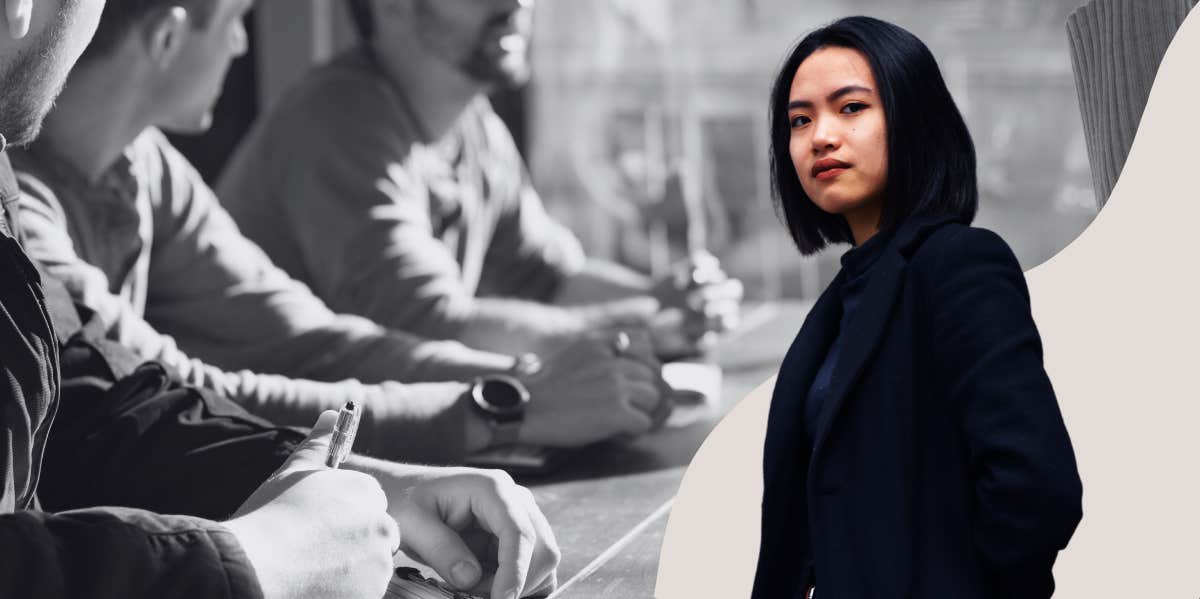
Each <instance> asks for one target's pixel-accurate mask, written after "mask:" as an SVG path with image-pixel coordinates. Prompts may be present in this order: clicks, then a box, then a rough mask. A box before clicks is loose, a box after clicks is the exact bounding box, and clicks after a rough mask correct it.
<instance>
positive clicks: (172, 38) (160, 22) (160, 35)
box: [142, 6, 191, 69]
mask: <svg viewBox="0 0 1200 599" xmlns="http://www.w3.org/2000/svg"><path fill="white" fill-rule="evenodd" d="M142 31H143V39H142V43H143V44H144V45H145V48H146V55H147V56H149V57H150V60H151V62H153V63H154V64H155V65H156V66H158V68H160V69H166V68H168V67H170V66H171V65H172V64H174V62H175V59H176V58H177V57H178V56H179V51H180V50H182V49H183V45H184V44H185V43H186V42H187V38H188V35H190V34H191V16H190V15H189V14H188V11H187V9H186V8H184V7H182V6H170V7H167V8H164V9H162V10H157V11H154V12H152V13H151V14H150V15H149V16H148V18H147V20H146V24H145V27H144V28H143V29H142Z"/></svg>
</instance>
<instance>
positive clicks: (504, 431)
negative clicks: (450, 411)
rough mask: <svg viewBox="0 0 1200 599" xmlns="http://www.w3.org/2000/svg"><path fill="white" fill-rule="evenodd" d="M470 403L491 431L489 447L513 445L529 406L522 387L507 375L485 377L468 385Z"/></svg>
mask: <svg viewBox="0 0 1200 599" xmlns="http://www.w3.org/2000/svg"><path fill="white" fill-rule="evenodd" d="M471 399H472V400H473V401H472V405H473V406H474V408H475V412H476V413H478V414H479V415H480V416H482V417H483V419H484V421H485V422H487V424H488V427H490V428H491V429H492V445H493V446H498V445H515V444H516V442H517V437H518V433H519V432H520V430H521V424H522V423H524V422H525V407H526V406H527V405H529V389H527V388H526V387H525V384H524V383H522V382H521V381H519V380H517V379H516V378H515V377H512V376H509V375H507V374H485V375H483V376H481V377H479V378H476V379H475V382H474V383H473V384H472V385H471Z"/></svg>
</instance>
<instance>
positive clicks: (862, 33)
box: [769, 17, 979, 254]
mask: <svg viewBox="0 0 1200 599" xmlns="http://www.w3.org/2000/svg"><path fill="white" fill-rule="evenodd" d="M828 46H837V47H843V48H852V49H855V50H858V51H859V52H862V53H863V54H864V55H866V57H867V61H868V63H869V64H870V66H871V72H872V74H873V75H874V76H875V83H876V86H877V87H878V88H879V97H880V100H881V102H882V104H883V111H884V119H885V120H886V126H887V164H888V166H887V172H888V174H887V182H886V184H885V186H884V197H883V211H882V214H881V217H880V223H879V228H880V230H881V231H885V230H888V229H891V228H893V227H895V226H897V225H899V224H900V223H901V222H902V221H904V220H905V219H906V218H908V217H910V216H914V215H949V216H951V217H954V218H955V219H956V220H958V221H960V222H963V223H967V224H969V223H970V222H971V221H972V220H973V219H974V218H975V210H976V208H977V206H978V204H979V194H978V191H977V184H976V177H975V145H974V143H973V142H972V141H971V134H970V132H968V131H967V125H966V123H965V122H963V118H962V114H961V113H960V112H959V110H958V107H957V106H956V105H955V104H954V98H952V97H951V96H950V91H949V90H948V89H946V83H945V81H944V80H943V79H942V74H941V71H939V70H938V66H937V61H936V60H935V59H934V57H933V54H932V53H931V52H930V51H929V48H927V47H926V46H925V44H924V43H922V42H921V40H919V39H917V37H916V36H915V35H913V34H912V33H909V32H908V31H907V30H905V29H903V28H901V27H898V26H896V25H893V24H891V23H888V22H886V21H881V20H879V19H873V18H870V17H847V18H844V19H840V20H838V21H835V22H833V23H832V24H830V25H828V26H826V27H822V28H821V29H818V30H816V31H814V32H812V33H810V34H808V35H807V36H805V37H804V39H802V40H800V42H799V43H797V44H796V47H795V48H793V49H792V51H791V53H790V54H789V55H788V57H787V60H786V61H785V62H784V63H783V67H782V68H780V70H779V74H778V76H777V77H776V79H775V84H774V87H773V88H772V91H771V107H770V115H769V120H770V123H771V125H770V127H771V131H770V133H771V152H770V169H771V191H772V195H773V196H774V199H775V202H776V208H777V209H781V210H782V212H783V219H784V223H785V224H786V225H787V227H788V232H789V233H791V236H792V240H793V241H795V242H796V246H797V247H798V248H799V249H800V252H801V253H802V254H812V253H815V252H817V251H819V250H821V249H822V248H824V247H825V246H826V245H828V244H830V243H843V242H844V243H853V240H854V237H853V235H852V234H851V232H850V226H849V224H848V223H847V222H846V219H845V218H843V217H842V216H841V215H837V214H830V213H828V212H825V211H824V210H821V208H820V207H818V206H817V205H816V204H814V203H813V201H812V199H811V198H809V197H808V194H806V193H804V189H803V188H802V187H801V186H800V179H799V177H798V176H797V175H796V168H795V166H794V165H793V163H792V157H791V153H790V151H789V147H788V146H789V143H790V140H791V124H790V122H789V121H788V109H787V106H788V101H789V95H790V93H791V88H792V80H793V79H794V78H795V75H796V70H797V69H798V68H799V67H800V64H801V63H802V62H804V60H805V59H806V58H808V57H809V56H810V55H811V54H812V53H813V52H816V51H817V50H819V49H821V48H824V47H828Z"/></svg>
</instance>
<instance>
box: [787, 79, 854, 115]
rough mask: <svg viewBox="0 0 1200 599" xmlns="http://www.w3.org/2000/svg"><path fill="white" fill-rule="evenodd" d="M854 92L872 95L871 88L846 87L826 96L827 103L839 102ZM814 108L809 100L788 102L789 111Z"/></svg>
mask: <svg viewBox="0 0 1200 599" xmlns="http://www.w3.org/2000/svg"><path fill="white" fill-rule="evenodd" d="M854 92H862V93H867V94H869V93H871V88H869V87H866V86H864V85H845V86H842V87H839V88H837V89H836V90H834V91H833V93H831V94H829V95H828V96H825V101H826V102H833V101H834V100H837V99H838V98H840V97H842V96H844V95H846V94H852V93H854ZM812 106H813V103H812V102H811V101H809V100H792V101H791V102H788V105H787V108H788V110H792V109H793V108H812Z"/></svg>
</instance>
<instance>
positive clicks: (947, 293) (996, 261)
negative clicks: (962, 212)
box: [753, 217, 1082, 599]
mask: <svg viewBox="0 0 1200 599" xmlns="http://www.w3.org/2000/svg"><path fill="white" fill-rule="evenodd" d="M843 276H844V273H839V274H838V276H837V277H836V278H835V279H834V281H833V283H832V284H831V285H830V286H829V289H827V290H826V291H825V293H823V294H822V295H821V297H820V299H818V300H817V302H816V304H815V305H814V306H813V308H812V310H811V312H810V313H809V315H808V318H807V319H806V320H805V322H804V326H803V327H802V328H801V329H800V333H799V334H798V335H797V336H796V340H795V341H794V342H793V344H792V347H791V349H790V350H789V351H788V353H787V356H786V357H785V358H784V361H783V365H782V367H781V369H780V372H779V378H778V380H777V381H776V383H775V394H774V396H773V398H772V400H771V412H770V420H769V422H768V426H767V438H766V445H765V447H764V452H763V479H764V480H763V482H764V484H763V501H762V541H761V546H760V549H759V558H758V571H757V573H756V576H755V580H754V594H753V597H754V599H767V598H783V599H793V598H798V597H800V594H801V593H802V592H803V591H802V589H804V588H805V587H807V585H809V584H814V583H815V585H816V588H817V597H819V598H820V599H867V598H872V599H905V598H913V599H943V598H945V599H973V598H981V599H982V598H988V599H992V598H1000V597H1013V598H1016V597H1020V598H1021V599H1038V598H1043V597H1049V596H1050V595H1051V594H1052V593H1053V591H1054V579H1053V577H1052V575H1051V567H1052V565H1053V564H1054V560H1055V557H1057V554H1058V551H1059V550H1061V549H1063V548H1064V547H1065V546H1066V544H1067V541H1068V540H1069V539H1070V538H1071V534H1072V533H1073V532H1074V530H1075V526H1076V525H1077V524H1078V523H1079V519H1080V517H1081V514H1082V510H1081V495H1082V490H1081V485H1080V481H1079V474H1078V472H1077V470H1076V466H1075V457H1074V454H1073V452H1072V450H1071V442H1070V439H1069V438H1068V437H1067V431H1066V428H1065V427H1064V426H1063V420H1062V416H1061V414H1060V413H1059V409H1058V403H1057V401H1056V400H1055V397H1054V390H1053V389H1052V388H1051V386H1050V381H1049V379H1048V378H1047V376H1046V373H1045V370H1044V369H1043V367H1042V348H1041V341H1040V339H1039V337H1038V334H1037V329H1036V327H1035V326H1034V323H1033V319H1032V317H1031V316H1030V309H1029V293H1028V291H1027V289H1026V287H1025V277H1024V274H1023V273H1022V272H1021V268H1020V266H1019V265H1018V264H1017V261H1016V259H1015V258H1014V256H1013V254H1012V252H1011V251H1010V250H1009V248H1008V246H1007V245H1006V244H1005V243H1004V241H1003V240H1001V239H1000V237H999V236H997V235H996V234H995V233H992V232H990V231H986V230H983V229H976V228H971V227H967V226H965V225H962V224H958V223H952V222H950V221H949V219H928V218H916V217H914V218H910V219H909V220H908V221H906V222H904V223H902V224H901V225H900V226H899V228H898V229H897V231H896V232H895V235H894V236H893V237H892V239H891V240H890V241H889V242H888V244H887V246H886V247H885V248H884V249H883V254H882V255H881V256H880V257H879V258H878V261H877V262H875V264H874V265H873V266H872V270H871V273H870V275H869V276H870V280H869V282H868V283H867V287H866V289H865V291H863V295H862V299H861V304H860V307H859V308H858V312H857V313H856V314H855V318H854V320H853V321H852V322H851V323H850V324H849V330H848V331H847V332H846V333H847V334H846V336H845V337H844V338H843V340H842V344H843V346H842V350H841V356H840V358H839V362H838V364H837V365H836V367H835V370H834V373H833V380H832V383H831V385H830V387H831V391H830V395H829V398H828V399H827V400H826V404H825V407H824V413H823V415H822V417H821V420H820V421H819V422H818V423H817V427H816V435H815V437H814V438H815V443H814V445H813V447H808V446H807V443H805V441H804V438H805V435H804V421H803V418H804V401H805V397H806V395H807V393H808V389H809V386H810V384H811V382H812V380H813V377H814V376H815V374H816V372H817V369H818V368H820V366H821V362H822V361H823V359H824V357H825V353H826V350H827V349H828V347H829V345H830V343H831V342H832V341H833V338H834V336H835V335H836V334H837V328H838V321H839V318H840V316H841V301H840V298H839V294H838V289H839V287H840V285H841V284H842V280H843ZM810 522H812V523H813V527H812V530H810V529H809V523H810ZM810 541H811V543H810ZM810 544H811V546H810ZM814 576H815V581H814Z"/></svg>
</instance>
